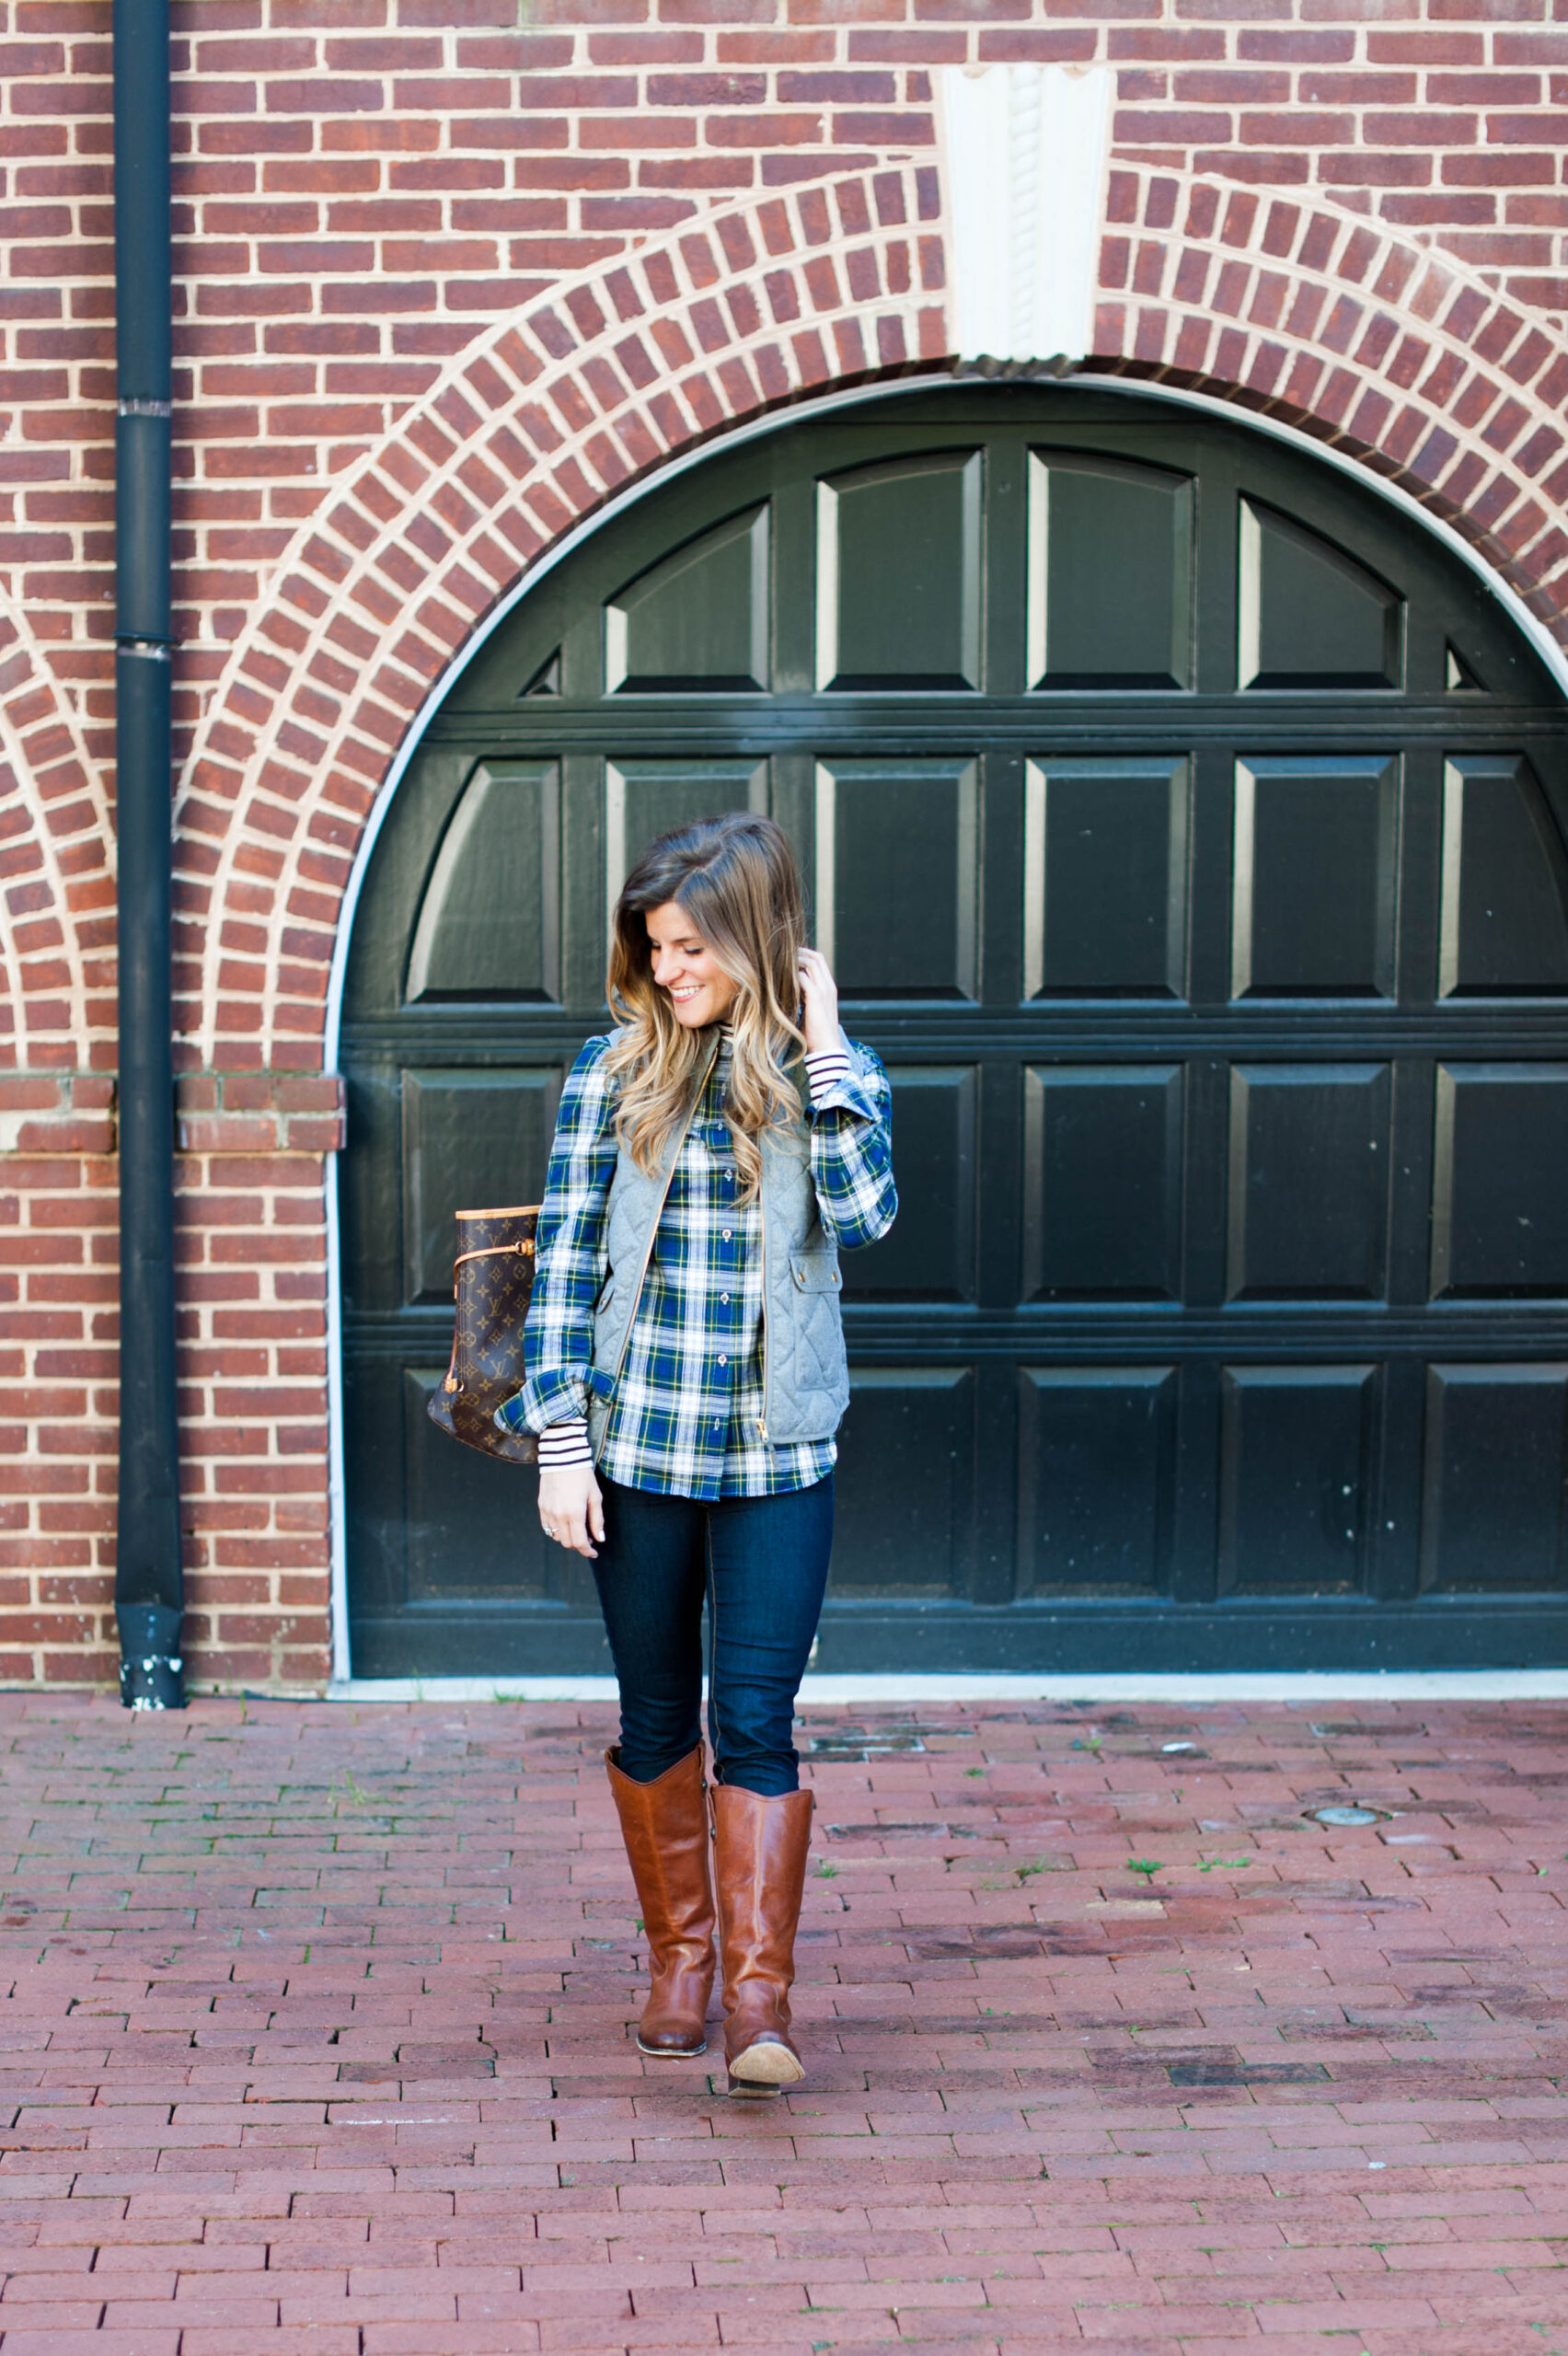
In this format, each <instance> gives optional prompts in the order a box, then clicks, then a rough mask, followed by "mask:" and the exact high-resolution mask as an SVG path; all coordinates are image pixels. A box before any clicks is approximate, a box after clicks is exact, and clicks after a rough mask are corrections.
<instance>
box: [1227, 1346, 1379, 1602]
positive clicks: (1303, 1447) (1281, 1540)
mask: <svg viewBox="0 0 1568 2356" xmlns="http://www.w3.org/2000/svg"><path fill="white" fill-rule="evenodd" d="M1377 1396H1378V1369H1376V1368H1375V1367H1366V1366H1355V1367H1304V1366H1259V1367H1228V1368H1227V1369H1226V1371H1225V1375H1224V1380H1223V1383H1222V1389H1221V1400H1222V1412H1221V1437H1220V1535H1219V1586H1220V1592H1221V1593H1222V1594H1247V1595H1262V1594H1281V1593H1285V1592H1287V1591H1289V1590H1292V1589H1294V1590H1296V1591H1297V1592H1305V1593H1309V1594H1316V1595H1334V1594H1349V1593H1351V1592H1353V1591H1354V1590H1355V1589H1357V1588H1360V1587H1361V1586H1362V1584H1363V1581H1364V1577H1365V1569H1366V1564H1365V1555H1366V1534H1367V1524H1368V1521H1369V1519H1370V1517H1371V1513H1372V1512H1373V1511H1375V1509H1376V1499H1375V1498H1374V1497H1373V1496H1371V1495H1370V1486H1371V1483H1370V1475H1371V1472H1372V1469H1373V1467H1372V1439H1373V1432H1372V1418H1373V1411H1374V1408H1375V1406H1376V1403H1377Z"/></svg>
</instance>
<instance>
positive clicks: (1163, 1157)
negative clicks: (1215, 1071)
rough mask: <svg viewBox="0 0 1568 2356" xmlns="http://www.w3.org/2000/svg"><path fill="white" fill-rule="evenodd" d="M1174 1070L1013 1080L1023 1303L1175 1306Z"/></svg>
mask: <svg viewBox="0 0 1568 2356" xmlns="http://www.w3.org/2000/svg"><path fill="white" fill-rule="evenodd" d="M1182 1083H1183V1075H1182V1070H1181V1068H1180V1067H1179V1066H1170V1065H1153V1066H1147V1067H1146V1066H1142V1065H1137V1064H1129V1065H1124V1066H1122V1067H1120V1068H1112V1069H1107V1068H1105V1067H1104V1066H1101V1065H1056V1066H1055V1067H1043V1066H1035V1067H1034V1068H1032V1069H1031V1070H1029V1071H1027V1072H1026V1073H1025V1074H1024V1090H1025V1096H1024V1161H1023V1171H1024V1179H1023V1201H1024V1230H1023V1232H1024V1255H1023V1298H1024V1299H1025V1300H1180V1299H1181V1298H1182V1103H1183V1084H1182Z"/></svg>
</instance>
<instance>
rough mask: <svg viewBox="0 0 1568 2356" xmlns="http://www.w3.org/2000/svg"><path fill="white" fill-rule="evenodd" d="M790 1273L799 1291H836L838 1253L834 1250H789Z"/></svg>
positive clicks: (838, 1281)
mask: <svg viewBox="0 0 1568 2356" xmlns="http://www.w3.org/2000/svg"><path fill="white" fill-rule="evenodd" d="M790 1276H791V1278H792V1279H793V1281H794V1283H795V1286H796V1288H797V1289H798V1290H799V1291H801V1292H836V1291H837V1290H838V1289H839V1285H840V1281H841V1280H840V1277H839V1274H838V1255H837V1253H835V1252H791V1253H790Z"/></svg>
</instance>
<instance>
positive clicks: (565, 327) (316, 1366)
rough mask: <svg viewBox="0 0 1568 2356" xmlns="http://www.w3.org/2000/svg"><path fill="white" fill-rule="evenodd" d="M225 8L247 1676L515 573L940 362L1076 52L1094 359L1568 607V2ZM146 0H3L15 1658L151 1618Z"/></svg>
mask: <svg viewBox="0 0 1568 2356" xmlns="http://www.w3.org/2000/svg"><path fill="white" fill-rule="evenodd" d="M520 17H524V18H525V22H523V23H520V22H519V19H520ZM176 23H177V55H176V67H177V96H176V108H177V123H176V153H177V172H176V191H177V196H176V202H177V207H178V218H177V240H178V244H177V252H178V261H177V267H178V270H179V297H178V299H179V321H178V329H177V344H176V349H177V354H178V363H177V364H178V370H179V375H178V379H177V418H176V440H177V468H178V487H177V504H176V528H177V558H178V563H179V623H178V627H179V637H180V651H179V658H178V661H177V665H176V675H175V678H176V695H177V722H178V726H179V736H180V749H181V760H182V765H183V766H182V780H181V802H180V809H181V823H180V852H179V918H180V924H181V936H180V943H179V948H180V957H181V965H180V982H181V988H182V1008H183V1011H182V1016H181V1022H182V1025H183V1030H182V1035H181V1039H180V1042H179V1051H180V1059H181V1062H182V1065H183V1067H184V1069H185V1073H186V1078H185V1080H184V1082H183V1091H184V1092H183V1097H182V1114H183V1121H184V1137H183V1143H184V1145H185V1148H186V1151H185V1153H184V1154H183V1156H182V1161H181V1218H182V1238H183V1245H182V1249H183V1254H184V1269H183V1275H182V1320H183V1339H184V1346H185V1351H186V1357H185V1362H184V1377H185V1382H186V1391H185V1396H184V1406H185V1413H186V1429H187V1432H188V1435H189V1446H188V1458H189V1461H188V1467H187V1486H188V1495H189V1499H190V1510H189V1517H188V1518H189V1521H190V1573H191V1588H190V1592H191V1599H192V1613H193V1616H192V1621H191V1625H190V1632H189V1639H188V1650H189V1652H190V1656H191V1659H192V1666H193V1669H194V1672H195V1674H196V1676H197V1677H198V1679H202V1678H215V1679H220V1680H236V1681H243V1682H247V1683H252V1684H259V1683H263V1682H268V1681H290V1682H306V1683H308V1682H312V1681H315V1680H317V1679H318V1678H319V1676H320V1675H321V1674H322V1672H323V1668H324V1662H325V1650H324V1646H325V1639H326V1621H325V1611H326V1596H327V1587H326V1566H327V1561H328V1544H327V1530H326V1512H327V1506H326V1499H327V1478H326V1440H325V1393H324V1363H325V1361H324V1351H325V1307H326V1304H325V1284H324V1260H323V1219H322V1188H321V1180H322V1172H323V1169H324V1167H325V1163H324V1159H323V1157H324V1154H325V1152H326V1150H327V1149H329V1146H330V1144H331V1142H332V1137H333V1125H334V1123H335V1121H336V1118H337V1113H336V1091H335V1087H334V1084H333V1083H332V1082H331V1080H330V1079H327V1080H320V1079H311V1078H309V1077H301V1076H302V1075H304V1076H308V1075H310V1074H313V1073H318V1072H319V1070H320V1066H321V1061H322V1046H321V1042H322V1021H323V1007H324V999H325V987H326V974H327V967H328V964H329V958H330V953H331V946H332V941H333V937H334V929H335V925H336V920H337V911H338V906H339V901H340V894H341V891H342V887H343V884H344V882H345V880H346V877H347V874H348V871H349V866H350V863H351V861H352V854H353V849H354V846H355V844H356V842H357V840H358V837H359V833H360V829H361V827H362V826H363V818H364V814H365V813H366V811H367V809H368V808H369V806H370V804H371V803H372V801H373V800H374V797H375V792H376V791H378V789H379V787H380V784H381V782H382V780H384V779H385V777H386V772H387V768H388V767H389V765H390V762H391V759H392V757H393V755H394V753H395V751H396V748H397V745H398V741H399V739H400V738H401V736H402V735H403V733H405V732H406V730H407V727H408V725H409V720H410V718H411V716H412V714H413V712H414V711H415V710H417V708H418V706H419V703H420V701H421V699H422V697H423V695H424V694H425V692H426V691H427V690H428V688H429V687H430V686H431V685H432V682H433V681H434V680H435V679H436V678H437V677H438V676H440V673H441V671H442V669H443V666H444V664H446V663H447V662H449V661H450V659H451V658H452V656H453V655H454V653H455V652H456V651H457V650H458V649H459V647H460V646H461V643H462V641H463V640H464V638H465V637H466V635H467V633H468V632H469V631H470V630H471V629H472V628H473V626H474V624H475V622H476V620H477V619H478V618H479V616H480V615H481V614H482V612H483V611H484V609H485V608H486V606H488V605H489V604H490V602H492V601H493V599H494V598H495V597H496V596H497V595H500V594H502V592H503V591H504V590H505V589H507V588H508V587H509V586H510V585H511V584H512V583H513V581H514V580H515V579H516V577H517V576H518V574H519V573H520V572H522V571H523V569H524V568H525V564H526V562H527V561H528V560H529V559H530V557H531V556H532V554H534V553H536V551H537V549H540V548H541V547H543V546H544V545H546V544H547V543H548V540H549V538H550V537H552V535H553V534H555V533H557V532H559V530H560V529H561V528H563V527H565V526H566V525H570V524H571V522H573V521H574V520H576V519H577V518H578V517H580V516H582V515H583V514H588V513H591V512H592V510H593V508H594V505H595V504H597V503H598V502H600V501H601V500H602V499H603V498H604V497H605V496H606V495H607V493H608V492H610V491H613V490H614V489H616V488H617V486H618V485H619V484H620V483H622V482H624V481H625V480H627V479H630V478H631V477H632V476H633V475H635V474H636V473H638V472H640V471H643V470H645V469H647V468H651V467H653V466H655V465H657V463H658V462H659V460H660V458H661V457H662V456H663V455H664V454H665V453H667V452H669V451H671V450H673V449H675V448H677V447H680V446H682V445H685V444H686V443H689V442H690V441H692V440H694V439H696V438H698V437H699V436H700V435H702V434H704V433H712V432H715V431H717V430H719V429H720V428H721V426H722V425H723V423H724V422H727V421H728V420H731V419H734V418H738V417H744V416H746V415H749V414H753V413H755V411H756V410H759V409H761V408H762V407H764V406H766V405H767V403H768V402H770V401H777V400H780V399H787V398H799V397H800V396H801V394H802V393H803V392H806V391H809V390H810V389H812V388H813V387H816V386H822V385H828V384H832V383H843V382H847V381H854V380H856V379H858V378H859V377H861V376H863V375H867V374H874V373H876V372H877V371H878V370H885V369H888V368H907V367H910V366H917V365H922V364H925V365H931V364H940V362H941V355H942V354H943V352H945V350H946V343H945V333H944V329H943V327H942V323H941V308H940V305H941V294H942V285H943V275H944V260H943V250H942V237H943V228H944V221H943V215H942V203H941V192H940V184H939V177H938V174H937V172H936V170H935V160H936V159H935V150H934V146H933V135H934V134H933V122H932V108H931V87H930V69H931V68H932V67H933V66H935V65H939V64H963V63H965V62H974V63H984V62H988V61H1009V60H1023V59H1034V60H1039V61H1042V62H1048V61H1052V60H1062V61H1067V62H1073V63H1090V62H1096V61H1101V62H1108V63H1109V64H1112V65H1113V67H1114V68H1115V70H1116V74H1117V87H1118V108H1117V113H1116V119H1115V151H1116V155H1117V156H1118V158H1119V159H1121V161H1122V162H1123V164H1124V166H1125V167H1127V168H1125V169H1124V170H1123V171H1122V172H1120V173H1119V174H1117V175H1116V176H1114V177H1113V191H1112V200H1111V217H1110V221H1109V223H1108V235H1107V242H1106V248H1105V263H1104V270H1103V279H1104V302H1103V305H1102V308H1101V315H1100V326H1099V329H1098V332H1097V341H1096V351H1097V354H1098V360H1099V364H1101V365H1102V366H1116V367H1124V368H1134V369H1136V370H1140V371H1143V372H1145V373H1147V374H1150V375H1164V376H1167V377H1170V378H1173V379H1175V380H1177V381H1180V382H1182V383H1187V384H1193V385H1197V386H1201V387H1204V388H1205V389H1207V390H1209V391H1211V392H1214V393H1216V394H1217V395H1219V396H1220V397H1221V398H1239V399H1244V400H1248V401H1250V402H1251V403H1253V404H1254V405H1267V406H1271V407H1273V408H1274V409H1275V410H1278V411H1279V412H1280V413H1281V414H1284V415H1286V416H1287V417H1288V418H1290V419H1291V420H1292V421H1293V422H1297V423H1298V424H1301V425H1303V426H1304V427H1306V428H1307V429H1308V430H1309V431H1312V432H1314V433H1320V434H1321V435H1324V436H1326V437H1329V438H1332V439H1335V440H1337V441H1338V442H1339V443H1340V444H1341V445H1342V446H1343V447H1346V448H1348V449H1350V450H1351V451H1353V452H1354V453H1355V454H1356V455H1358V456H1363V457H1364V458H1365V459H1366V462H1367V463H1368V464H1371V465H1375V466H1376V467H1378V469H1379V471H1381V472H1384V473H1388V474H1394V475H1397V476H1398V477H1399V479H1401V480H1403V481H1405V482H1406V483H1407V484H1408V486H1409V487H1410V488H1411V489H1412V491H1415V493H1416V494H1417V495H1418V496H1421V497H1423V498H1425V499H1426V500H1427V501H1428V502H1429V503H1430V504H1431V505H1433V506H1434V508H1435V509H1436V510H1437V511H1438V512H1440V513H1442V514H1445V515H1446V516H1447V517H1448V518H1450V519H1451V520H1453V521H1455V522H1456V523H1457V524H1458V526H1459V527H1460V528H1461V529H1463V530H1464V531H1465V532H1466V533H1467V534H1468V536H1469V537H1470V538H1471V539H1472V540H1473V541H1474V542H1475V543H1476V544H1477V545H1478V546H1479V547H1480V548H1481V549H1482V551H1483V553H1484V554H1485V555H1486V556H1487V558H1488V559H1489V560H1491V561H1493V562H1494V563H1495V564H1497V565H1498V567H1499V568H1500V570H1502V571H1504V572H1506V573H1507V574H1508V575H1509V577H1510V578H1511V579H1512V580H1513V581H1514V583H1515V584H1516V586H1517V587H1518V588H1519V589H1520V590H1521V592H1522V593H1523V594H1525V595H1527V597H1528V599H1529V601H1530V602H1531V603H1532V604H1533V605H1534V606H1535V608H1536V610H1537V611H1538V612H1539V614H1540V615H1541V616H1542V618H1544V619H1545V620H1546V621H1547V622H1548V624H1549V625H1550V626H1551V627H1552V628H1554V629H1558V630H1559V632H1560V634H1568V633H1563V629H1562V616H1563V612H1564V609H1565V606H1568V599H1565V598H1564V596H1563V595H1562V571H1563V564H1564V554H1565V552H1564V550H1563V549H1562V545H1561V535H1560V533H1559V531H1558V525H1557V509H1558V507H1559V505H1560V502H1561V497H1562V484H1560V483H1559V480H1558V478H1557V475H1556V473H1555V472H1554V468H1555V465H1556V453H1557V451H1558V449H1559V448H1560V446H1561V441H1562V435H1561V432H1560V425H1559V413H1560V411H1561V408H1562V399H1563V395H1564V389H1565V387H1564V384H1563V382H1562V379H1563V375H1564V371H1563V365H1562V320H1561V318H1560V317H1559V316H1558V313H1559V310H1560V309H1561V308H1562V307H1568V269H1565V268H1564V266H1563V261H1562V237H1563V230H1564V221H1563V219H1562V215H1563V214H1564V211H1565V210H1568V194H1564V192H1563V189H1562V161H1563V153H1564V149H1565V147H1568V132H1565V130H1564V121H1565V120H1568V119H1565V118H1564V116H1563V113H1562V108H1563V103H1564V99H1565V98H1568V9H1565V8H1564V6H1563V0H1471V5H1470V6H1468V7H1467V6H1465V5H1463V0H1174V5H1173V6H1172V5H1171V4H1170V0H1102V5H1101V6H1099V7H1092V6H1076V5H1069V0H967V4H966V0H528V5H527V6H526V7H523V6H520V0H509V5H502V0H189V5H187V6H183V7H180V8H177V11H176ZM108 30H109V7H108V4H107V0H0V108H3V111H0V142H3V144H4V150H5V153H4V156H3V158H0V161H3V164H4V170H5V182H4V190H5V198H4V204H3V206H0V245H3V247H4V254H3V257H0V333H3V335H4V355H5V357H4V375H3V378H0V479H3V482H4V509H3V514H4V524H3V526H0V862H3V867H4V885H5V888H4V893H3V895H0V968H3V971H0V1021H3V1022H5V1023H6V1025H7V1028H6V1030H5V1032H4V1033H0V1059H3V1060H4V1062H5V1063H6V1064H7V1065H8V1066H9V1068H10V1069H11V1070H12V1072H13V1073H14V1074H15V1075H16V1076H15V1077H13V1078H12V1079H10V1080H6V1082H5V1088H6V1090H8V1091H11V1092H10V1093H9V1094H5V1093H0V1152H3V1156H4V1158H3V1161H0V1320H3V1321H4V1324H3V1334H0V1676H3V1677H6V1678H11V1679H23V1680H26V1679H31V1678H40V1677H48V1678H55V1679H63V1680H92V1679H97V1678H100V1677H101V1676H102V1675H103V1674H104V1673H105V1672H106V1669H107V1667H108V1664H109V1662H110V1656H111V1646H112V1623H111V1618H110V1612H109V1598H110V1556H111V1540H112V1499H111V1494H110V1493H111V1487H112V1473H113V1445H112V1415H113V1390H112V1384H113V1378H114V1364H113V1344H114V1329H113V1307H114V1300H113V1283H112V1265H113V1236H114V1222H113V1182H114V1165H113V1130H112V1119H113V1107H112V1093H111V1087H110V1075H111V1074H112V1069H113V1064H114V1043H113V1037H112V979H113V976H112V938H111V934H112V921H111V919H112V855H111V849H110V823H109V813H110V807H111V803H112V736H111V731H112V703H111V694H110V689H111V677H112V666H111V661H110V641H109V631H110V611H111V604H110V586H111V583H110V563H111V559H112V549H111V545H110V499H111V494H110V454H111V449H112V408H111V403H112V394H113V376H112V336H111V286H110V245H109V233H110V210H109V130H110V126H109V86H108V80H107V74H108V65H109V55H108V39H107V37H108ZM824 183H827V184H828V190H829V192H825V193H824ZM1250 191H1261V192H1262V196H1263V198H1264V199H1265V200H1266V201H1265V202H1253V201H1252V197H1251V193H1249V192H1250ZM699 214H711V215H713V216H714V218H713V222H712V228H711V232H710V234H706V235H694V231H695V228H696V225H697V222H698V215H699ZM1358 220H1359V223H1360V225H1359V226H1358ZM552 290H554V293H555V297H556V299H555V300H554V301H549V300H548V299H546V298H548V296H549V295H550V294H551V291H552Z"/></svg>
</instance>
